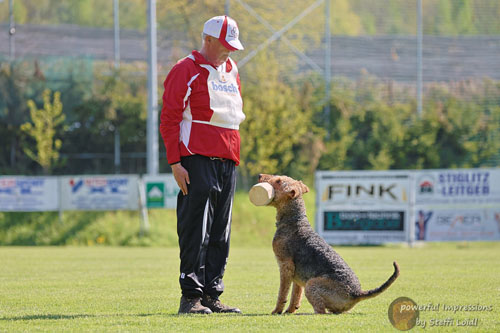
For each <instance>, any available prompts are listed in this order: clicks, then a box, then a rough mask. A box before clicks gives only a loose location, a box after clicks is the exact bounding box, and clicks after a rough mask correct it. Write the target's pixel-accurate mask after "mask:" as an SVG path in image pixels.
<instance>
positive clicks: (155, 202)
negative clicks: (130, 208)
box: [146, 182, 165, 208]
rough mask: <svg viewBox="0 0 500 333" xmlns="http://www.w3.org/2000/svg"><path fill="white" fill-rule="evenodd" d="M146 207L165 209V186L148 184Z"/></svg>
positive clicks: (162, 184)
mask: <svg viewBox="0 0 500 333" xmlns="http://www.w3.org/2000/svg"><path fill="white" fill-rule="evenodd" d="M146 207H148V208H163V207H165V184H164V183H159V182H154V183H149V182H148V183H146Z"/></svg>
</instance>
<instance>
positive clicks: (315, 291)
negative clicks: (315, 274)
mask: <svg viewBox="0 0 500 333" xmlns="http://www.w3.org/2000/svg"><path fill="white" fill-rule="evenodd" d="M323 285H324V281H323V278H313V279H310V280H309V281H307V283H306V287H305V294H306V298H307V300H308V301H309V303H311V305H312V307H313V309H314V312H315V313H320V314H325V313H326V304H325V299H324V296H323V294H324V293H325V289H324V286H323Z"/></svg>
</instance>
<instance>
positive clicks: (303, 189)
mask: <svg viewBox="0 0 500 333" xmlns="http://www.w3.org/2000/svg"><path fill="white" fill-rule="evenodd" d="M300 187H301V189H302V194H304V193H307V192H309V187H307V185H306V184H304V183H303V182H300Z"/></svg>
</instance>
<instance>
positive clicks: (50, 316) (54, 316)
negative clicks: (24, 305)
mask: <svg viewBox="0 0 500 333" xmlns="http://www.w3.org/2000/svg"><path fill="white" fill-rule="evenodd" d="M162 315H165V314H164V313H139V314H128V313H125V314H103V315H99V314H97V315H96V314H73V315H64V314H38V315H37V314H34V315H27V316H16V317H0V321H23V320H70V319H79V318H106V317H110V318H111V317H152V316H162Z"/></svg>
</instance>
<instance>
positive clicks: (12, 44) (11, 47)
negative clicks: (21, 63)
mask: <svg viewBox="0 0 500 333" xmlns="http://www.w3.org/2000/svg"><path fill="white" fill-rule="evenodd" d="M15 33H16V27H15V23H14V0H9V57H10V61H14V57H15V55H16V44H15V39H14V34H15Z"/></svg>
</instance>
